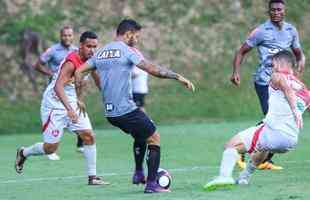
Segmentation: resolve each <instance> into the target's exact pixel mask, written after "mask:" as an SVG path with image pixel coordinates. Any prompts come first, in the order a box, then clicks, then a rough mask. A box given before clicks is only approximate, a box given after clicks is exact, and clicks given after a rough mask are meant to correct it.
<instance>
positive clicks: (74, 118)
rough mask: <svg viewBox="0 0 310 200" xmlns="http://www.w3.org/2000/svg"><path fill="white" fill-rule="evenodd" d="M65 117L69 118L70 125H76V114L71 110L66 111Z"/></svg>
mask: <svg viewBox="0 0 310 200" xmlns="http://www.w3.org/2000/svg"><path fill="white" fill-rule="evenodd" d="M67 115H68V117H69V118H70V120H71V121H72V123H77V122H78V118H79V117H78V115H77V114H76V112H75V111H74V110H73V109H70V110H68V111H67Z"/></svg>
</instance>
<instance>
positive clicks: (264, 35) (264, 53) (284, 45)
mask: <svg viewBox="0 0 310 200" xmlns="http://www.w3.org/2000/svg"><path fill="white" fill-rule="evenodd" d="M246 43H247V44H248V45H249V46H250V47H257V51H258V54H259V60H260V63H259V66H258V67H257V69H256V72H255V74H254V81H255V83H257V84H259V85H268V83H269V80H270V77H271V73H272V65H271V64H272V60H271V58H272V56H273V55H274V54H276V53H278V52H279V51H281V50H289V49H291V48H301V45H300V42H299V36H298V32H297V30H296V28H295V27H294V26H293V25H291V24H289V23H286V22H284V24H283V27H282V29H281V30H279V28H278V27H276V26H275V25H274V24H272V22H271V21H270V20H268V21H266V22H265V23H263V24H261V25H259V26H258V27H257V28H256V29H254V30H253V31H252V32H251V34H250V35H249V37H248V38H247V40H246Z"/></svg>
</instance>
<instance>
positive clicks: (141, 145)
mask: <svg viewBox="0 0 310 200" xmlns="http://www.w3.org/2000/svg"><path fill="white" fill-rule="evenodd" d="M146 147H147V144H146V141H144V140H139V139H135V140H134V142H133V154H134V159H135V164H136V167H135V172H134V175H133V177H132V183H133V184H135V185H138V184H145V182H146V178H145V175H144V169H143V161H144V157H145V152H146Z"/></svg>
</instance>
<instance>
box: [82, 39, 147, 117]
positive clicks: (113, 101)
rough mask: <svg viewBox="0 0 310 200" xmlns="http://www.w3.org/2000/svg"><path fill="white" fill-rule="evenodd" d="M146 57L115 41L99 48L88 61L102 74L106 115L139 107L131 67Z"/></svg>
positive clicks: (114, 114)
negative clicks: (134, 97) (133, 90)
mask: <svg viewBox="0 0 310 200" xmlns="http://www.w3.org/2000/svg"><path fill="white" fill-rule="evenodd" d="M142 59H143V58H141V56H139V55H138V53H137V51H136V50H135V49H134V48H132V47H130V46H128V45H127V44H126V43H124V42H122V41H113V42H110V43H108V44H107V45H105V46H104V47H103V48H101V49H99V50H98V51H97V52H96V54H95V55H94V56H93V57H92V58H90V59H89V60H88V61H87V63H88V65H90V66H91V67H92V68H95V69H96V70H97V72H98V74H99V76H100V85H101V89H102V90H101V92H102V97H103V103H104V105H105V114H106V116H107V117H118V116H122V115H125V114H127V113H129V112H132V111H133V110H135V109H137V106H136V104H135V103H134V101H133V97H132V80H131V76H132V70H133V67H134V66H135V65H137V64H139V63H140V62H141V61H142Z"/></svg>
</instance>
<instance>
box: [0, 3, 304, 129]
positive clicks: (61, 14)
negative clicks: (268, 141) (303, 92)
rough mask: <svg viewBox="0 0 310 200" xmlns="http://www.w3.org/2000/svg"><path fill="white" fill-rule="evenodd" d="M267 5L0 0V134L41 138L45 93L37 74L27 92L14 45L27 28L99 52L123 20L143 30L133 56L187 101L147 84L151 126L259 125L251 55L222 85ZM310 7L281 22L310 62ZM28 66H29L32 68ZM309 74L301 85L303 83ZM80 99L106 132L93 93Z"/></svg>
mask: <svg viewBox="0 0 310 200" xmlns="http://www.w3.org/2000/svg"><path fill="white" fill-rule="evenodd" d="M267 2H268V1H267V0H257V1H252V0H191V1H188V0H118V1H115V0H89V1H84V0H28V1H27V0H2V1H0V62H1V66H0V108H1V112H0V134H1V133H23V132H30V131H38V132H39V131H40V127H41V125H40V124H41V123H40V115H39V110H40V100H41V94H42V92H43V90H44V87H45V86H46V80H45V78H44V77H42V75H40V74H36V78H37V81H38V84H39V88H40V91H41V92H40V93H39V94H38V93H34V92H33V91H32V87H31V84H30V82H29V80H28V78H27V77H26V76H25V74H23V72H22V71H21V70H20V63H21V56H20V42H21V39H22V38H21V36H22V32H23V31H24V30H25V29H26V28H31V29H32V30H34V31H36V32H39V33H40V34H41V37H42V38H43V39H44V40H45V41H46V42H47V44H48V45H51V44H53V43H54V42H57V41H58V34H59V29H60V28H61V27H62V26H63V25H66V24H70V25H72V26H73V27H74V30H75V31H76V38H75V40H76V42H75V44H76V45H77V44H78V43H77V41H78V36H79V33H81V32H83V31H85V30H93V31H96V32H97V33H98V34H99V35H100V44H101V46H102V45H104V44H105V43H106V42H108V41H110V40H112V39H113V37H114V31H115V30H114V29H115V27H116V26H117V24H118V23H119V21H120V20H121V19H123V18H125V17H130V18H134V19H136V20H138V21H139V22H140V23H141V24H142V25H143V26H144V31H143V38H142V41H141V43H140V46H139V47H140V49H141V50H142V51H143V52H144V53H145V56H146V57H147V58H149V59H150V60H154V61H156V62H157V63H159V64H162V65H164V66H169V67H171V68H172V69H174V70H176V71H178V72H180V73H183V74H185V75H186V76H187V77H188V78H190V79H191V80H193V82H194V83H195V84H196V87H197V91H196V92H195V93H194V94H191V93H190V92H188V91H186V90H184V89H183V88H182V86H180V85H178V83H176V82H174V81H169V80H159V79H156V78H150V94H149V96H148V97H147V100H146V104H147V106H146V108H147V111H148V113H149V114H150V116H152V118H153V119H154V120H155V121H156V122H157V123H184V122H186V121H191V122H205V121H215V122H216V121H231V120H245V119H257V120H259V119H260V118H261V117H262V114H261V112H260V108H259V104H258V100H257V97H256V94H255V91H254V89H253V84H252V80H251V78H252V73H253V72H254V70H255V67H256V65H257V62H258V61H257V55H256V51H255V50H253V51H252V52H251V53H250V55H249V56H247V58H246V60H245V62H244V64H243V65H242V70H241V71H242V77H241V78H242V82H241V83H242V84H241V87H240V88H236V87H234V86H232V85H231V84H230V82H229V77H230V75H231V71H232V70H231V69H232V60H233V57H234V53H235V51H236V49H237V48H238V47H239V46H240V45H241V44H242V42H243V41H244V40H245V38H246V35H247V34H248V33H249V31H250V30H251V29H253V28H254V27H255V26H257V25H258V24H260V23H262V22H264V20H266V19H267V18H268V16H267V14H266V11H267ZM309 10H310V1H309V0H298V1H287V17H286V20H287V21H289V22H291V23H293V24H294V25H295V26H296V27H297V29H298V30H299V33H300V37H301V41H302V45H303V48H304V51H305V55H306V57H308V56H309V50H310V38H309V37H307V36H308V35H309V34H310V25H309V23H310V13H309V12H308V11H309ZM34 62H35V58H34V60H33V63H34ZM309 71H310V70H309V68H308V67H306V71H305V74H304V79H305V81H306V82H308V83H310V81H308V80H309V78H310V75H309ZM88 91H89V92H88V97H87V105H88V112H89V114H90V116H91V120H92V122H93V124H94V127H95V128H98V127H100V128H101V127H106V126H107V123H106V121H105V119H104V117H103V109H102V106H101V104H102V103H101V99H100V97H99V95H98V92H97V91H96V89H95V88H94V86H93V85H91V86H90V87H89V90H88Z"/></svg>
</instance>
